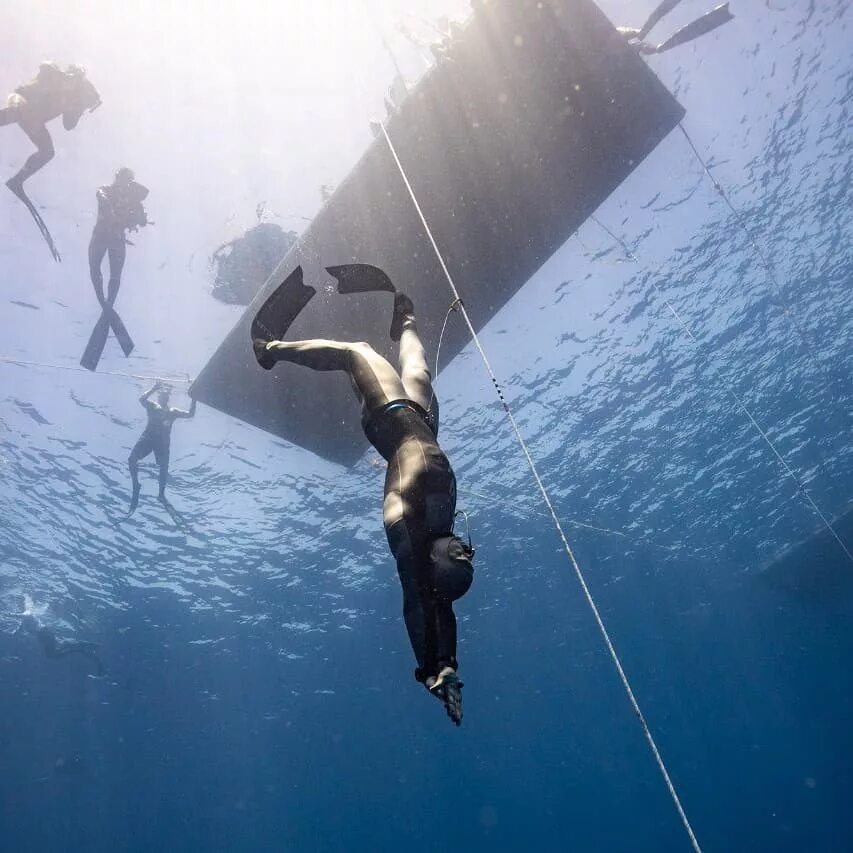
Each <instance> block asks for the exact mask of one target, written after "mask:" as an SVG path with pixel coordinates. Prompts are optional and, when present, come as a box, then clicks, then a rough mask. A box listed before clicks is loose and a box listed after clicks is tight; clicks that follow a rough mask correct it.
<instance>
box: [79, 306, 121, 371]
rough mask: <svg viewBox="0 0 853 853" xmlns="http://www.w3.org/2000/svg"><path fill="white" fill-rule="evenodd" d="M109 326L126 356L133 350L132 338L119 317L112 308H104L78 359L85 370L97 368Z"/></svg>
mask: <svg viewBox="0 0 853 853" xmlns="http://www.w3.org/2000/svg"><path fill="white" fill-rule="evenodd" d="M110 328H112V330H113V333H114V334H115V336H116V340H117V341H118V342H119V346H120V347H121V349H122V352H123V353H124V354H125V355H126V356H128V355H130V354H131V353H132V352H133V339H132V338H131V337H130V334H129V333H128V331H127V329H126V328H125V326H124V323H123V322H122V320H121V317H119V315H118V313H117V312H116V311H115V309H114V308H108V309H105V310H104V311H103V312H102V313H101V316H100V317H99V318H98V322H97V323H95V328H94V329H92V334H91V335H90V336H89V343H88V344H86V349H85V350H84V351H83V356H82V358H81V359H80V364H81V366H82V367H85V368H86V370H92V371H94V370H97V368H98V362H100V360H101V356H102V355H103V353H104V347H105V346H106V344H107V338H108V337H109V333H110Z"/></svg>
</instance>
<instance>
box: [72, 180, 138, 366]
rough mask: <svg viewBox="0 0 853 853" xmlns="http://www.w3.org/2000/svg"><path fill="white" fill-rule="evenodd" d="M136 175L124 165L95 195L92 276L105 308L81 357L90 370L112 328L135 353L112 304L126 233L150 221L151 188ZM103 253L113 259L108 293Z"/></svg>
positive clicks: (125, 349) (118, 283) (123, 345)
mask: <svg viewBox="0 0 853 853" xmlns="http://www.w3.org/2000/svg"><path fill="white" fill-rule="evenodd" d="M134 178H135V175H134V174H133V171H132V170H131V169H128V168H126V167H123V168H121V169H119V170H118V171H117V172H116V174H115V179H114V180H113V182H112V183H111V184H108V185H107V186H103V187H100V188H99V189H98V191H97V193H96V194H95V197H96V198H97V200H98V218H97V221H96V222H95V227H94V229H93V230H92V239H91V240H90V241H89V275H90V277H91V279H92V286H93V287H94V288H95V296H96V297H97V299H98V302H99V303H100V305H101V307H102V308H103V311H102V313H101V316H100V318H99V319H98V322H97V323H96V324H95V328H94V329H93V330H92V335H91V337H90V338H89V343H88V344H87V346H86V349H85V351H84V353H83V357H82V358H81V359H80V364H81V365H82V366H83V367H85V368H86V369H87V370H95V369H96V368H97V366H98V362H99V361H100V359H101V355H102V353H103V351H104V346H105V345H106V342H107V336H108V335H109V330H110V329H112V330H113V332H114V333H115V336H116V339H117V340H118V342H119V344H120V346H121V348H122V351H123V352H124V354H125V355H126V356H128V355H130V354H131V353H132V352H133V340H132V339H131V337H130V335H129V334H128V332H127V329H126V328H125V327H124V323H122V321H121V318H120V317H119V315H118V313H117V312H116V310H115V308H114V307H113V306H114V305H115V301H116V298H117V297H118V291H119V288H120V287H121V272H122V269H123V268H124V259H125V254H126V246H127V245H128V243H129V241H128V239H127V237H126V236H125V232H126V231H137V230H138V229H140V228H144V227H145V226H146V225H148V224H150V223H149V222H148V216H147V214H146V213H145V208H144V207H143V205H142V202H143V201H144V200H145V198H146V197H147V196H148V189H147V187H144V186H142V184H138V183H137V182H136V181H135V180H134ZM131 245H132V244H131ZM104 255H109V262H110V279H109V284H108V285H107V293H106V295H105V294H104V277H103V275H102V274H101V265H102V264H103V261H104Z"/></svg>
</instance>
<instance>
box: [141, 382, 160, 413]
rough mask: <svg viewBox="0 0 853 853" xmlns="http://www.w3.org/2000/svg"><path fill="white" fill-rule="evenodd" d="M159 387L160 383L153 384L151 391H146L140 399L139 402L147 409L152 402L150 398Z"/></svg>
mask: <svg viewBox="0 0 853 853" xmlns="http://www.w3.org/2000/svg"><path fill="white" fill-rule="evenodd" d="M159 387H160V383H159V382H155V383H154V384H153V385H152V386H151V387H150V388H149V389H148V390H147V391H146V392H145V393H144V394H143V395H142V396H141V397H140V398H139V402H140V403H141V404H142V405H143V406H145V408H148V406H149V405H150V402H151V401H150V400H149V399H148V398H149V397H150V396H151V395H152V394H153V393H154V392H155V391H156V390H157V389H158V388H159Z"/></svg>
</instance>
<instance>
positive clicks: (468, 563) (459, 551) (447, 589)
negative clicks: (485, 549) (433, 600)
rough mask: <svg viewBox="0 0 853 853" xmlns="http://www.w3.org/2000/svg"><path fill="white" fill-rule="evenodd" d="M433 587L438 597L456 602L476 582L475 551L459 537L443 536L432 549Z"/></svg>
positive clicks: (434, 542) (434, 543) (430, 556)
mask: <svg viewBox="0 0 853 853" xmlns="http://www.w3.org/2000/svg"><path fill="white" fill-rule="evenodd" d="M429 558H430V563H431V565H432V587H433V590H435V592H436V594H437V595H440V596H441V597H442V598H447V599H449V600H450V601H456V599H457V598H462V596H463V595H465V593H466V592H468V589H469V588H470V586H471V583H472V581H473V580H474V563H473V559H474V549H473V548H471V546H470V545H467V544H466V543H465V542H463V541H462V540H461V539H460V538H459V537H458V536H454V535H452V534H451V535H449V536H441V537H439V538H438V539H434V540H433V543H432V546H431V547H430V554H429Z"/></svg>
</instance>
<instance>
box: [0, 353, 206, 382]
mask: <svg viewBox="0 0 853 853" xmlns="http://www.w3.org/2000/svg"><path fill="white" fill-rule="evenodd" d="M0 362H3V363H4V364H17V365H20V366H22V367H43V368H46V369H47V370H74V371H77V372H78V373H88V374H89V375H90V376H121V377H122V378H124V379H142V380H144V381H146V382H169V383H172V384H178V383H179V382H186V383H189V382H192V380H191V379H190V378H189V376H183V377H181V376H147V375H145V374H142V373H122V372H121V371H120V370H98V371H96V372H95V371H91V370H89V369H88V368H87V367H77V365H74V364H45V363H43V362H39V361H25V360H24V359H22V358H8V357H6V356H0Z"/></svg>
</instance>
